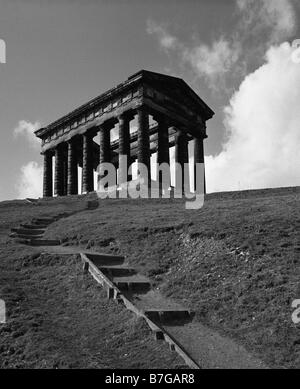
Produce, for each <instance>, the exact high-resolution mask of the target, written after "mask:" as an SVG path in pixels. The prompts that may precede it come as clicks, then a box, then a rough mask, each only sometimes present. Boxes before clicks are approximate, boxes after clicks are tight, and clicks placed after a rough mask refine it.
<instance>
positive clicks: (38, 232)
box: [11, 227, 45, 235]
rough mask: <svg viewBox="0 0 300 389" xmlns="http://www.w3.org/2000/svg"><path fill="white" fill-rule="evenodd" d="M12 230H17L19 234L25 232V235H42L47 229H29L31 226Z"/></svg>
mask: <svg viewBox="0 0 300 389" xmlns="http://www.w3.org/2000/svg"><path fill="white" fill-rule="evenodd" d="M11 231H12V232H16V233H18V234H24V235H42V234H43V233H44V232H45V230H44V229H29V228H20V227H17V228H12V229H11Z"/></svg>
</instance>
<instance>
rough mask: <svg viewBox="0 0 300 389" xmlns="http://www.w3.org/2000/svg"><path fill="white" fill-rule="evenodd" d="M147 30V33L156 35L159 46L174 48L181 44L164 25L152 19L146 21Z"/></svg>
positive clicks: (168, 48) (166, 48)
mask: <svg viewBox="0 0 300 389" xmlns="http://www.w3.org/2000/svg"><path fill="white" fill-rule="evenodd" d="M147 32H148V34H151V35H152V34H154V35H156V36H157V39H158V41H159V44H160V46H161V47H162V48H163V49H165V50H170V49H176V48H177V47H179V46H180V45H181V44H180V43H179V42H178V39H177V38H176V37H175V36H173V35H171V34H170V33H169V32H168V31H167V29H166V28H165V27H164V26H162V25H159V24H158V23H156V22H154V21H153V20H148V21H147Z"/></svg>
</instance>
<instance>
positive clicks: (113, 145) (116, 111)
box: [35, 70, 214, 197]
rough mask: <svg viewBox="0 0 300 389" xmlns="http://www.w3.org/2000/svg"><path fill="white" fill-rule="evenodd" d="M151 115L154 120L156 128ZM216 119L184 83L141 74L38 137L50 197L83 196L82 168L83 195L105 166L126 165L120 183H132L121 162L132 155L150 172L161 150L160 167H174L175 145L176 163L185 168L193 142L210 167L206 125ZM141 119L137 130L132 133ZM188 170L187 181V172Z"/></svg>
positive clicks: (198, 157)
mask: <svg viewBox="0 0 300 389" xmlns="http://www.w3.org/2000/svg"><path fill="white" fill-rule="evenodd" d="M150 115H151V116H152V118H153V120H154V122H153V124H152V125H150V124H149V123H150V120H149V118H150ZM213 115H214V112H213V111H212V110H211V109H210V108H209V107H208V106H207V105H206V104H205V102H204V101H203V100H202V99H201V98H200V97H199V96H198V95H197V94H196V93H195V92H194V91H193V90H192V89H191V88H190V87H189V86H188V85H187V84H186V83H185V82H184V81H183V80H182V79H180V78H176V77H171V76H167V75H163V74H159V73H154V72H149V71H146V70H141V71H140V72H138V73H136V74H134V75H132V76H131V77H129V78H128V79H127V80H126V81H124V82H123V83H121V84H119V85H118V86H116V87H115V88H113V89H111V90H109V91H107V92H106V93H103V94H102V95H100V96H98V97H97V98H95V99H93V100H91V101H89V102H88V103H86V104H84V105H82V106H81V107H79V108H77V109H75V110H74V111H72V112H71V113H69V114H68V115H66V116H63V117H62V118H60V119H58V120H56V121H55V122H53V123H51V124H50V125H48V126H47V127H45V128H40V129H39V130H37V131H36V133H35V134H36V136H37V137H38V138H40V139H41V140H42V154H43V155H44V188H43V194H44V197H51V196H53V193H54V195H57V196H65V195H73V194H78V166H80V167H81V168H82V192H83V193H88V192H92V191H93V190H94V171H97V168H98V166H99V165H100V167H101V163H104V162H111V163H113V164H114V166H115V167H117V168H118V167H119V166H120V169H119V172H118V184H121V183H124V182H126V181H128V180H130V179H131V177H130V176H128V172H127V171H126V170H125V169H124V167H123V165H122V164H119V159H120V158H121V157H122V156H127V162H128V166H129V165H130V164H131V163H132V162H134V161H135V160H136V159H137V161H138V162H140V163H144V164H145V165H146V166H147V167H148V169H149V170H148V171H149V174H150V157H151V154H152V153H156V152H157V162H158V163H159V164H161V163H168V164H169V162H170V156H169V149H170V147H173V146H175V161H176V162H177V163H179V164H181V165H183V164H184V163H187V162H188V160H189V151H188V142H189V141H191V140H193V142H194V147H193V150H194V151H193V152H194V161H195V163H204V149H203V141H204V139H205V138H207V135H206V121H207V120H209V119H211V118H212V116H213ZM135 117H137V130H136V131H130V128H131V127H130V124H131V121H132V120H134V119H135ZM117 124H118V129H119V136H118V137H117V139H115V140H112V139H111V130H112V129H113V128H114V127H115V125H117ZM96 136H99V144H100V146H99V144H98V143H97V142H95V141H94V138H95V137H96ZM53 157H55V164H54V183H53V179H52V175H53V173H52V172H53ZM182 171H183V174H182V177H181V179H182V182H183V180H184V169H182ZM100 178H101V177H100ZM160 180H161V176H160V175H159V181H160ZM53 184H54V188H53ZM175 186H176V185H175ZM53 189H54V191H53Z"/></svg>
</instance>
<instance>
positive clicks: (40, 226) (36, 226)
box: [20, 223, 48, 230]
mask: <svg viewBox="0 0 300 389" xmlns="http://www.w3.org/2000/svg"><path fill="white" fill-rule="evenodd" d="M20 226H21V227H22V228H25V229H26V230H40V229H43V230H44V229H46V228H47V227H48V226H46V225H45V224H25V223H24V224H20Z"/></svg>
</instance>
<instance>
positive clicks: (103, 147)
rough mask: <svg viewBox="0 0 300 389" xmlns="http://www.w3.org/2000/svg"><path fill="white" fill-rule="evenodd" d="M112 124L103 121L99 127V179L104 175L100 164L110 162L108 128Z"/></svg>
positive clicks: (109, 128)
mask: <svg viewBox="0 0 300 389" xmlns="http://www.w3.org/2000/svg"><path fill="white" fill-rule="evenodd" d="M111 128H112V125H110V124H109V123H104V124H102V125H101V126H100V127H99V141H100V154H99V164H100V171H99V172H98V173H99V177H98V180H101V179H102V178H103V177H104V172H103V171H102V170H101V164H103V163H109V162H111V152H110V130H111Z"/></svg>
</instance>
